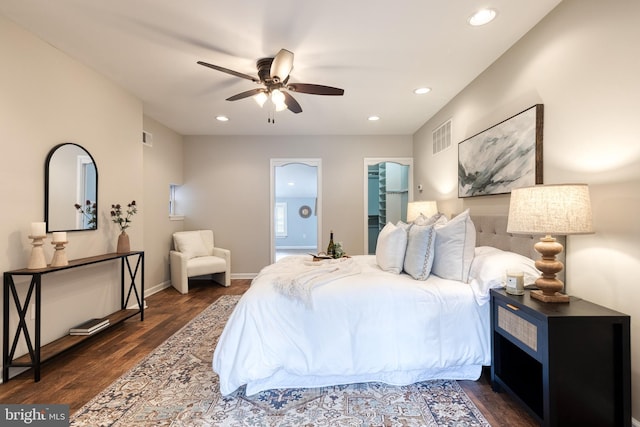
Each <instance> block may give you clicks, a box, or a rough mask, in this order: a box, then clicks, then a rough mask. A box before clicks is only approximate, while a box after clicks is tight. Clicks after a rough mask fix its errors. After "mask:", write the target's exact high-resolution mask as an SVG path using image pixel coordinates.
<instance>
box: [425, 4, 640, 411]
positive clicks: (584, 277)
mask: <svg viewBox="0 0 640 427" xmlns="http://www.w3.org/2000/svg"><path fill="white" fill-rule="evenodd" d="M638 17H640V2H638V1H636V0H616V1H611V2H606V3H604V2H602V1H598V0H565V1H563V2H562V3H560V5H559V6H558V7H557V8H556V9H555V10H554V11H552V12H551V13H550V14H549V15H548V16H547V17H546V18H545V19H544V20H543V21H542V22H541V23H540V24H538V25H537V26H536V27H535V28H534V29H533V30H532V31H530V32H529V33H528V34H527V35H526V36H525V37H523V38H522V39H521V40H520V41H519V42H518V43H517V44H516V45H515V46H513V47H512V48H511V49H510V50H509V51H508V52H507V53H506V54H505V55H503V56H502V57H501V58H500V59H499V60H498V61H496V62H495V63H494V64H493V65H492V66H491V67H490V68H489V69H487V70H486V71H485V72H484V73H483V74H481V75H480V76H479V77H478V78H477V79H476V80H475V81H474V82H472V83H471V84H470V85H469V86H468V87H467V88H466V89H465V90H463V91H462V92H461V93H460V94H459V95H457V96H456V97H455V99H453V100H452V101H451V102H450V103H449V104H448V105H447V106H446V107H445V108H443V109H442V110H441V111H440V112H439V113H438V114H437V115H436V116H435V117H434V118H432V119H431V120H429V121H428V122H427V123H426V124H425V125H424V126H423V127H422V128H421V129H420V130H419V131H418V132H417V133H416V134H415V135H414V164H415V165H416V168H415V175H414V178H415V183H416V184H419V183H422V184H423V185H424V187H425V190H424V192H423V194H422V196H421V198H422V199H425V200H426V199H430V198H435V199H438V200H439V201H440V206H441V207H442V208H443V209H444V210H445V211H447V213H454V212H457V211H460V210H461V209H463V208H466V207H470V208H471V209H472V211H474V212H476V213H489V214H506V213H507V212H508V204H509V196H492V197H479V198H475V199H464V200H458V199H457V148H456V147H455V146H454V147H452V149H450V150H448V151H446V152H444V153H443V154H441V155H437V156H435V157H434V156H432V155H431V132H432V130H433V129H434V128H436V127H437V126H438V125H440V124H441V123H442V122H444V121H445V120H446V119H448V118H452V119H453V129H452V132H453V139H454V143H458V142H460V141H462V140H464V139H466V138H468V137H470V136H472V135H474V134H476V133H478V132H480V131H482V130H484V129H486V128H488V127H490V126H492V125H494V124H496V123H498V122H500V121H502V120H504V119H505V118H507V117H510V116H511V115H513V114H515V113H518V112H520V111H522V110H524V109H525V108H527V107H530V106H532V105H534V104H536V103H542V104H544V106H545V113H544V114H545V116H544V182H545V183H567V182H584V183H587V184H589V185H590V188H591V197H592V205H593V214H594V226H595V229H596V233H595V234H593V235H588V236H570V237H569V241H568V244H567V248H566V249H567V266H566V271H567V290H568V292H569V293H570V294H572V295H575V296H578V297H582V298H585V299H587V300H590V301H593V302H595V303H598V304H601V305H604V306H607V307H610V308H612V309H615V310H618V311H621V312H624V313H626V314H629V315H631V324H632V325H631V333H632V338H631V339H632V350H631V351H632V389H633V392H632V396H633V416H634V418H635V419H640V357H638V355H639V354H640V347H639V345H640V306H639V305H638V301H640V287H639V286H638V273H640V221H639V219H638V218H639V214H638V213H639V211H640V120H639V119H638V118H639V117H640V104H639V103H638V99H640V80H638V76H640V55H638V46H637V44H638V43H637V41H638V40H640V26H638V24H637V18H638ZM594 369H597V367H594Z"/></svg>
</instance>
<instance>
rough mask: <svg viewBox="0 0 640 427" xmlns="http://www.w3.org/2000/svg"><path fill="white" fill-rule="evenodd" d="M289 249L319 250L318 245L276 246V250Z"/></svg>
mask: <svg viewBox="0 0 640 427" xmlns="http://www.w3.org/2000/svg"><path fill="white" fill-rule="evenodd" d="M288 249H300V250H302V249H304V250H314V251H316V250H318V247H317V246H276V251H278V250H281V251H286V250H288Z"/></svg>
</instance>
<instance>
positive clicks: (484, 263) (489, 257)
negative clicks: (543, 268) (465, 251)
mask: <svg viewBox="0 0 640 427" xmlns="http://www.w3.org/2000/svg"><path fill="white" fill-rule="evenodd" d="M508 269H514V270H518V271H522V272H523V273H524V284H525V285H529V284H531V283H533V282H535V280H536V279H537V278H538V277H540V275H541V273H540V271H538V269H537V268H536V265H535V261H534V260H532V259H530V258H527V257H525V256H522V255H520V254H517V253H515V252H508V251H502V250H500V249H497V248H492V247H489V246H479V247H477V248H476V250H475V258H473V262H472V263H471V270H470V272H469V279H470V280H471V288H472V289H473V291H474V294H475V295H476V300H477V301H478V304H480V305H482V304H484V303H486V302H487V301H489V290H490V289H493V288H501V287H504V286H505V282H506V281H505V278H506V271H507V270H508Z"/></svg>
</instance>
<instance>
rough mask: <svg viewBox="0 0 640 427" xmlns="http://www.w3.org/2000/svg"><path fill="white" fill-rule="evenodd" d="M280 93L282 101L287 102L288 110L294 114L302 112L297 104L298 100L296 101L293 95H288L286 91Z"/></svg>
mask: <svg viewBox="0 0 640 427" xmlns="http://www.w3.org/2000/svg"><path fill="white" fill-rule="evenodd" d="M282 93H283V94H284V103H285V104H287V108H288V109H289V111H291V112H292V113H296V114H298V113H302V107H301V106H300V104H298V101H296V100H295V99H294V98H293V96H291V95H289V94H288V93H287V92H284V91H283V92H282Z"/></svg>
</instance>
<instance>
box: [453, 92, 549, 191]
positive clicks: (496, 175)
mask: <svg viewBox="0 0 640 427" xmlns="http://www.w3.org/2000/svg"><path fill="white" fill-rule="evenodd" d="M543 114H544V106H543V105H542V104H537V105H534V106H533V107H530V108H528V109H526V110H524V111H522V112H521V113H518V114H516V115H515V116H513V117H510V118H508V119H506V120H505V121H503V122H501V123H498V124H497V125H495V126H492V127H490V128H489V129H487V130H484V131H482V132H480V133H479V134H477V135H474V136H472V137H471V138H468V139H466V140H464V141H462V142H461V143H460V144H458V197H473V196H486V195H492V194H505V193H510V192H511V190H512V189H514V188H520V187H527V186H532V185H535V184H542V127H543V122H544V121H543Z"/></svg>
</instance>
